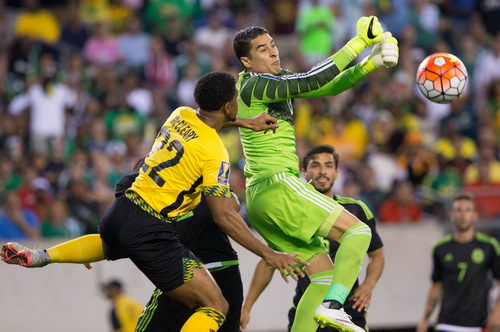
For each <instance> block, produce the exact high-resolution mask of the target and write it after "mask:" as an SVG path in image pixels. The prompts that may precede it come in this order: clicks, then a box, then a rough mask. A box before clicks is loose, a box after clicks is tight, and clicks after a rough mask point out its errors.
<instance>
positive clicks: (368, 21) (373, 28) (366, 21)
mask: <svg viewBox="0 0 500 332" xmlns="http://www.w3.org/2000/svg"><path fill="white" fill-rule="evenodd" d="M383 33H384V30H383V29H382V25H381V24H380V22H379V21H378V18H377V17H376V16H370V17H365V16H364V17H361V18H360V19H359V20H358V23H357V25H356V37H354V38H353V39H351V40H350V41H349V42H348V43H347V45H346V46H347V49H348V50H349V52H350V53H351V55H352V56H353V58H355V57H357V56H358V55H359V54H360V53H361V52H363V50H364V49H365V48H367V47H368V46H370V45H373V44H376V43H378V42H379V41H381V40H382V39H384V35H383Z"/></svg>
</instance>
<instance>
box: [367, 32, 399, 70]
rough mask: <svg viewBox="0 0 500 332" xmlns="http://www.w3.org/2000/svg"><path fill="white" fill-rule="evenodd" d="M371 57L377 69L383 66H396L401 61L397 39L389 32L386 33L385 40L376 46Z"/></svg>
mask: <svg viewBox="0 0 500 332" xmlns="http://www.w3.org/2000/svg"><path fill="white" fill-rule="evenodd" d="M370 56H371V60H372V61H373V64H374V65H375V67H377V68H380V67H382V66H384V67H386V68H391V67H394V66H396V65H397V64H398V59H399V47H398V41H397V39H396V38H394V37H393V36H392V34H391V33H390V32H389V31H387V32H385V33H384V40H382V41H381V42H378V43H377V44H375V46H374V47H373V50H372V53H371V54H370Z"/></svg>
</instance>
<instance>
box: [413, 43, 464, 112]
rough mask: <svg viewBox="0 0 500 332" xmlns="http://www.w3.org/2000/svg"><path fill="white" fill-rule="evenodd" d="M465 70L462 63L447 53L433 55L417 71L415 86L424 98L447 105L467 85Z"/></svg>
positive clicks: (458, 95)
mask: <svg viewBox="0 0 500 332" xmlns="http://www.w3.org/2000/svg"><path fill="white" fill-rule="evenodd" d="M467 77H468V75H467V69H466V68H465V65H464V64H463V62H462V61H461V60H460V59H459V58H457V57H456V56H454V55H453V54H449V53H434V54H431V55H429V56H428V57H427V58H425V59H424V61H422V63H421V64H420V65H419V66H418V69H417V85H418V88H419V90H420V92H422V94H423V95H424V97H425V98H427V99H429V100H430V101H433V102H435V103H439V104H448V103H451V102H452V101H454V100H455V99H457V98H458V97H460V94H461V93H462V92H463V91H464V89H465V86H466V85H467Z"/></svg>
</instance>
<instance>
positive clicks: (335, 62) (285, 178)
mask: <svg viewBox="0 0 500 332" xmlns="http://www.w3.org/2000/svg"><path fill="white" fill-rule="evenodd" d="M350 61H351V60H350V58H349V56H347V55H345V54H344V53H343V52H342V50H341V51H339V52H337V53H336V54H334V55H333V56H332V57H330V58H328V59H326V60H325V61H323V62H321V63H319V64H318V65H317V66H315V67H314V68H312V69H311V70H310V71H309V72H307V73H301V74H294V73H292V72H290V71H288V70H285V69H283V70H282V71H281V73H280V74H279V75H277V76H275V75H271V74H257V73H251V72H246V71H243V72H241V73H240V75H239V80H238V88H239V91H240V92H239V93H240V95H239V97H240V98H239V104H238V116H239V117H242V118H250V117H253V116H255V115H257V114H259V113H261V112H263V111H266V112H268V113H269V114H270V115H272V116H274V117H276V118H277V119H278V124H279V126H280V127H279V129H278V130H277V131H276V133H274V134H273V133H267V134H264V133H263V132H252V131H250V130H247V129H240V133H241V140H242V143H243V150H244V153H245V157H246V165H245V176H246V177H247V191H246V203H247V205H246V207H247V216H248V218H249V220H250V223H251V224H252V226H253V227H254V228H255V229H256V230H257V231H258V232H259V233H260V234H261V235H262V237H263V238H264V239H265V240H266V241H267V242H268V244H269V246H270V247H271V248H273V249H275V250H279V251H284V252H289V253H298V254H299V257H300V258H302V259H304V260H306V261H308V260H310V259H311V258H312V257H313V256H314V255H316V254H319V253H327V252H328V251H327V249H326V248H324V247H323V244H322V241H321V239H320V238H319V237H318V236H316V235H320V236H323V237H325V236H326V235H327V234H328V232H329V231H330V229H331V227H332V226H333V224H334V222H335V220H336V219H337V217H338V215H339V214H340V212H341V211H342V210H343V208H342V206H341V205H339V204H338V203H337V202H335V201H334V200H332V199H330V198H328V197H326V196H324V195H323V194H321V193H319V192H317V191H316V190H315V189H314V187H313V186H312V185H310V184H305V183H304V182H303V181H302V180H301V179H300V178H299V176H300V172H299V159H298V157H297V155H296V151H295V140H296V139H295V131H294V128H293V125H294V120H293V98H296V97H299V98H313V97H322V96H331V95H336V94H338V93H340V92H342V91H345V90H347V89H348V88H350V87H351V86H353V85H354V84H355V83H357V82H358V81H359V80H360V79H361V78H363V77H364V76H365V73H364V72H363V71H362V69H361V65H360V64H358V65H356V66H353V67H351V68H349V69H347V70H344V71H342V69H344V68H345V67H346V66H347V64H348V63H349V62H350Z"/></svg>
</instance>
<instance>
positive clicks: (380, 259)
mask: <svg viewBox="0 0 500 332" xmlns="http://www.w3.org/2000/svg"><path fill="white" fill-rule="evenodd" d="M368 256H369V258H370V261H369V263H368V265H367V267H366V276H365V280H364V281H363V284H365V285H367V286H369V287H370V288H371V289H372V290H373V289H374V288H375V285H376V284H377V282H378V280H379V279H380V276H381V275H382V272H383V270H384V265H385V257H384V248H379V249H377V250H374V251H372V252H369V253H368Z"/></svg>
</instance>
